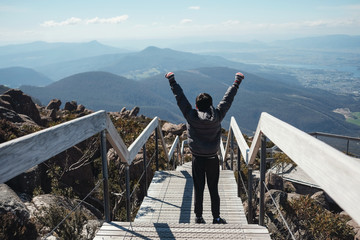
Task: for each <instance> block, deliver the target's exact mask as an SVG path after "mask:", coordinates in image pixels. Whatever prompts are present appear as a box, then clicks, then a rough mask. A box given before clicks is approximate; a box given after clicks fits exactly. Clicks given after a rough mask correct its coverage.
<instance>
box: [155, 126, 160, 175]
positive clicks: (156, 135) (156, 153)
mask: <svg viewBox="0 0 360 240" xmlns="http://www.w3.org/2000/svg"><path fill="white" fill-rule="evenodd" d="M155 162H156V171H159V140H158V132H157V129H156V130H155Z"/></svg>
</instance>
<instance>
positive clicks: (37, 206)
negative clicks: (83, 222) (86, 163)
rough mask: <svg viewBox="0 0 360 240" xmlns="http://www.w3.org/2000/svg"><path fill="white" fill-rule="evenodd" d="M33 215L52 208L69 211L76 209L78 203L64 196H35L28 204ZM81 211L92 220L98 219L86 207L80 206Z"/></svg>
mask: <svg viewBox="0 0 360 240" xmlns="http://www.w3.org/2000/svg"><path fill="white" fill-rule="evenodd" d="M27 205H28V208H29V210H30V213H31V214H32V215H36V214H37V213H40V214H42V213H43V212H44V209H46V208H50V207H52V206H61V207H63V208H65V209H67V210H70V211H71V210H72V209H74V208H75V207H76V206H77V205H78V202H77V201H76V200H72V199H69V198H66V197H63V196H57V195H52V194H43V195H38V196H35V197H34V198H33V199H32V201H31V203H29V204H27ZM80 210H81V211H82V212H84V213H85V214H86V215H88V216H89V218H90V219H96V216H95V215H94V214H93V213H92V212H91V211H90V210H89V209H87V208H86V207H85V206H84V205H81V206H80Z"/></svg>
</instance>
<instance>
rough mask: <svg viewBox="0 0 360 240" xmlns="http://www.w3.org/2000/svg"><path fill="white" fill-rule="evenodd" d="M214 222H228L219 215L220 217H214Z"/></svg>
mask: <svg viewBox="0 0 360 240" xmlns="http://www.w3.org/2000/svg"><path fill="white" fill-rule="evenodd" d="M213 224H227V222H226V220H225V219H223V218H221V217H219V218H214V220H213Z"/></svg>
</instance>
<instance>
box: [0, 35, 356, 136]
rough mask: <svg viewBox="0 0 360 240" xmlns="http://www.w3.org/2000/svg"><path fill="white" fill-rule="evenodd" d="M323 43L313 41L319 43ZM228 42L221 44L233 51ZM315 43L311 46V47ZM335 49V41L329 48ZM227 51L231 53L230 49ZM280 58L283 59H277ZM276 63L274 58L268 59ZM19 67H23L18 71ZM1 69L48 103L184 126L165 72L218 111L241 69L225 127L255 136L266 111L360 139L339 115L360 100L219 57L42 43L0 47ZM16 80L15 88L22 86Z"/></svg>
mask: <svg viewBox="0 0 360 240" xmlns="http://www.w3.org/2000/svg"><path fill="white" fill-rule="evenodd" d="M345 38H347V37H345ZM345 38H344V36H335V37H332V38H331V39H333V40H331V41H330V42H332V43H331V44H334V43H333V42H335V40H334V39H340V40H341V39H342V40H341V41H340V40H339V43H340V42H344V41H345V40H344V39H345ZM350 38H351V39H357V38H356V37H350ZM325 39H330V38H325ZM305 40H306V39H304V41H300V40H289V41H285V42H282V43H274V44H275V45H276V44H280V45H284V46H285V45H289V46H291V44H294V42H296V41H300V42H303V43H304V44H305V42H306V41H305ZM320 40H321V39H320V38H317V39H312V41H313V42H314V43H315V42H316V41H320ZM323 41H324V40H323ZM227 43H228V44H229V42H227ZM227 43H222V44H223V46H226V44H227ZM310 43H311V41H310V40H309V41H308V43H307V44H310ZM236 44H238V45H239V43H233V45H231V44H230V45H229V46H231V47H232V48H233V50H234V52H233V53H231V54H233V56H236V58H237V60H238V59H241V58H244V56H246V54H247V52H246V51H242V52H240V53H237V52H236V51H237V50H238V48H236V47H235V45H236ZM331 44H330V43H329V46H331ZM354 44H355V45H354ZM212 45H213V46H212V47H213V49H214V50H216V48H218V49H219V50H220V49H221V47H220V45H219V43H212ZM240 45H241V44H240ZM275 45H272V46H268V45H266V44H264V43H262V42H250V43H247V45H246V46H245V45H244V44H243V46H245V48H247V49H249V51H250V50H251V49H255V50H256V49H257V50H256V51H263V50H264V51H267V50H266V49H273V50H274V49H275V50H276V49H277V48H278V46H275ZM305 45H306V44H305ZM315 45H316V44H315ZM315 45H314V46H315ZM209 46H211V44H208V45H207V46H206V45H205V44H204V47H207V48H208V47H209ZM351 46H353V47H354V46H355V48H354V49H355V50H354V51H357V50H356V49H357V48H356V43H355V42H354V43H353V45H351ZM302 47H303V46H301V44H299V45H298V47H294V48H293V49H294V51H295V50H296V51H300V52H302V53H303V54H305V55H306V51H305V50H301V48H302ZM341 48H342V47H341ZM198 49H199V50H201V46H198ZM299 49H300V50H299ZM338 49H340V48H338ZM228 50H229V51H231V48H228ZM273 50H271V51H273ZM318 51H321V50H318ZM334 51H335V49H334ZM275 52H276V51H275ZM324 52H326V51H324ZM283 53H286V50H284V49H283ZM317 53H318V52H316V53H314V55H316V54H317ZM252 54H254V52H252ZM255 54H256V52H255ZM291 54H292V52H291V51H290V54H289V53H288V55H287V57H288V59H293V58H294V59H295V58H296V57H298V56H299V55H298V54H296V55H294V57H293V58H292V57H291V56H292V55H291ZM261 56H266V55H264V54H263V55H261ZM281 56H282V55H281ZM281 56H278V59H280V58H281ZM271 58H272V57H270V55H269V60H271ZM326 59H328V58H326ZM315 60H316V59H315ZM336 61H337V60H336ZM12 64H14V66H21V68H14V66H12ZM0 67H2V68H3V69H2V70H4V69H5V70H7V71H9V70H10V71H13V72H14V73H15V74H17V77H18V78H16V76H13V77H12V79H19V78H21V79H23V82H21V84H24V85H27V86H21V89H22V90H23V91H25V93H27V94H29V95H31V96H33V97H34V98H37V99H39V100H40V101H41V102H42V104H44V105H46V104H47V103H48V102H49V101H50V100H51V99H53V98H59V99H61V100H62V101H63V102H65V101H71V100H75V101H77V102H78V103H81V104H84V105H85V106H86V107H88V108H89V109H93V110H99V109H105V110H108V111H120V110H121V109H122V107H127V108H132V107H134V106H139V107H140V109H141V114H144V115H147V116H149V117H153V116H159V117H160V118H162V119H164V120H169V121H173V122H175V123H180V122H184V118H183V116H182V114H181V112H180V111H179V110H178V108H177V106H176V102H175V99H174V97H173V96H172V93H171V91H170V89H169V86H168V83H167V80H166V79H164V74H165V73H166V72H168V71H174V72H175V73H176V78H177V79H178V81H179V83H180V84H181V86H182V87H183V88H184V91H185V93H186V95H187V96H188V98H189V100H190V102H191V103H193V102H194V99H195V97H196V95H197V94H198V93H200V92H208V93H210V94H211V95H212V96H213V98H214V104H215V105H216V103H217V102H219V101H220V100H221V98H222V96H223V94H224V92H225V91H226V89H227V87H228V86H229V85H230V84H231V83H232V81H233V79H234V74H235V73H236V72H237V71H242V72H244V73H245V75H246V79H245V81H244V82H243V83H242V86H241V88H240V90H239V93H238V96H237V97H236V99H235V102H234V105H233V107H232V108H231V109H230V112H229V113H228V116H227V118H226V119H225V122H224V126H226V125H228V122H229V119H230V116H232V115H233V116H235V118H236V119H237V120H238V122H239V125H240V126H241V127H242V128H243V129H244V131H245V132H247V133H252V131H254V130H255V128H256V124H257V122H258V118H259V116H260V113H261V112H262V111H266V112H269V113H270V114H273V115H274V116H276V117H278V118H280V119H282V120H284V121H286V122H289V123H290V124H293V125H294V126H296V127H298V128H300V129H302V130H304V131H323V132H331V133H338V134H345V135H351V136H354V135H355V136H358V135H359V133H360V130H359V127H358V126H356V125H352V124H349V123H347V122H345V119H344V117H343V116H342V115H340V114H336V113H334V112H333V110H334V109H337V108H350V109H351V111H352V112H360V109H359V108H360V107H359V106H360V104H358V100H357V99H354V98H352V97H351V96H339V95H335V94H332V93H329V92H327V91H322V90H319V89H314V88H304V87H303V86H302V85H301V83H299V81H298V78H297V77H296V76H294V75H292V74H289V73H284V72H279V71H278V69H274V71H266V72H265V71H262V69H263V66H261V65H254V64H244V63H241V62H239V61H231V60H229V59H226V58H224V57H219V56H215V55H209V54H194V53H190V52H183V51H179V50H173V49H169V48H157V47H148V48H146V49H144V50H142V51H138V52H130V51H126V50H123V49H117V48H113V47H109V46H106V45H103V44H101V43H99V42H96V41H93V42H89V43H83V44H80V43H43V42H36V43H31V44H24V45H14V46H3V47H0ZM25 71H27V74H26V76H27V78H26V79H25V78H24V77H21V72H25ZM8 74H9V73H8ZM37 74H40V75H43V76H46V77H48V78H47V79H43V80H44V81H45V82H46V81H47V82H48V84H46V83H45V82H44V81H43V82H36V81H35V78H38V80H40V76H39V75H37ZM19 76H20V77H19ZM33 77H34V78H33ZM1 79H3V78H1V71H0V84H5V85H10V84H9V83H8V84H6V83H4V82H5V81H8V79H6V80H4V79H3V80H1ZM31 79H32V80H31ZM8 82H9V81H8ZM12 82H13V84H14V85H15V80H13V81H12ZM30 85H32V86H30Z"/></svg>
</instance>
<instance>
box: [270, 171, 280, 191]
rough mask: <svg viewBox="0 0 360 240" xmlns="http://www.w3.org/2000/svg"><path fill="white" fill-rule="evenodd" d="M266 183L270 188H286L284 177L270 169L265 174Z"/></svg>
mask: <svg viewBox="0 0 360 240" xmlns="http://www.w3.org/2000/svg"><path fill="white" fill-rule="evenodd" d="M265 184H266V186H267V188H268V189H277V190H283V189H284V181H283V179H282V177H280V176H278V175H276V174H274V173H272V172H270V171H269V172H268V173H267V174H266V176H265Z"/></svg>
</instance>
